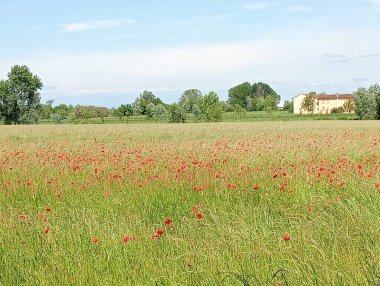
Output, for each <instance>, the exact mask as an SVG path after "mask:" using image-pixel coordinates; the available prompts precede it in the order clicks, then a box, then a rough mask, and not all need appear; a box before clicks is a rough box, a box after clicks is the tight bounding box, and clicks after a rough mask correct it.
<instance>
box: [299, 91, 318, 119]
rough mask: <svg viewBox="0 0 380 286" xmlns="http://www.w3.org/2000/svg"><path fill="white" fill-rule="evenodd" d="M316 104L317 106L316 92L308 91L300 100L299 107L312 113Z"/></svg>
mask: <svg viewBox="0 0 380 286" xmlns="http://www.w3.org/2000/svg"><path fill="white" fill-rule="evenodd" d="M316 106H317V93H315V92H309V94H308V95H306V96H305V98H304V99H303V100H302V102H301V108H302V109H304V110H306V111H308V112H310V113H311V114H313V113H314V111H315V107H316Z"/></svg>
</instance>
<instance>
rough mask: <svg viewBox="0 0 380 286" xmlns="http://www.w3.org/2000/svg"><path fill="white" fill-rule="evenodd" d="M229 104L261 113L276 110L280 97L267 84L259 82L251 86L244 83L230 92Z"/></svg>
mask: <svg viewBox="0 0 380 286" xmlns="http://www.w3.org/2000/svg"><path fill="white" fill-rule="evenodd" d="M228 102H229V103H230V104H231V105H235V104H236V103H237V104H239V105H240V106H241V107H243V108H245V109H246V110H248V111H261V110H264V109H276V108H277V105H278V104H279V102H280V96H279V95H278V94H277V93H276V92H275V91H274V90H273V89H272V88H271V87H270V86H269V85H268V84H266V83H263V82H258V83H255V84H253V85H251V84H250V83H249V82H244V83H242V84H239V85H237V86H235V87H233V88H231V89H230V90H229V91H228Z"/></svg>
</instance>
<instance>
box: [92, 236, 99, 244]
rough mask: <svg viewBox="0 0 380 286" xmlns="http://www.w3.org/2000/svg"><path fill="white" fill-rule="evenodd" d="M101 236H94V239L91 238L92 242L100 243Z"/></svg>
mask: <svg viewBox="0 0 380 286" xmlns="http://www.w3.org/2000/svg"><path fill="white" fill-rule="evenodd" d="M99 241H100V240H99V238H97V237H93V238H92V239H91V242H92V244H98V243H99Z"/></svg>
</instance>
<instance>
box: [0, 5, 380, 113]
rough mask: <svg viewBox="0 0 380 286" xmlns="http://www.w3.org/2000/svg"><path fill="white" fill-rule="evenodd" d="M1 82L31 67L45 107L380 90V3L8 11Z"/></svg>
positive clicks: (0, 51) (1, 31)
mask: <svg viewBox="0 0 380 286" xmlns="http://www.w3.org/2000/svg"><path fill="white" fill-rule="evenodd" d="M0 11H1V17H0V35H1V38H0V79H6V77H7V73H8V72H9V71H10V69H11V67H12V66H14V65H27V66H28V67H29V68H30V70H31V71H32V72H33V73H34V74H37V75H38V76H39V77H40V78H41V80H42V81H43V83H44V88H43V90H42V91H41V96H42V101H43V102H45V101H46V100H48V99H54V100H55V105H57V104H60V103H67V104H74V105H76V104H87V105H99V106H108V107H117V106H119V105H120V104H125V103H131V102H133V101H134V99H135V98H136V97H137V96H138V95H139V94H140V93H142V92H143V91H144V90H150V91H153V92H154V94H155V95H156V96H158V97H160V98H161V99H163V100H164V101H165V102H167V103H172V102H175V101H177V100H178V99H179V97H180V96H181V94H182V92H183V91H184V90H186V89H190V88H197V89H200V90H201V91H202V92H203V93H207V92H209V91H216V92H217V93H218V95H219V97H220V98H221V99H222V100H226V99H227V97H228V89H229V88H231V87H233V86H235V85H237V84H240V83H243V82H246V81H248V82H251V83H254V82H259V81H261V82H265V83H268V84H270V85H271V86H272V87H273V88H274V89H275V90H276V91H277V93H279V94H280V95H281V97H282V99H283V100H289V99H291V98H292V97H294V96H296V95H298V94H300V93H305V92H310V91H316V92H326V93H351V92H353V91H355V90H356V89H357V88H358V87H368V86H369V85H371V84H374V83H380V72H379V68H378V67H379V66H380V37H379V34H380V0H281V1H280V0H268V1H250V0H247V1H244V0H182V1H179V0H164V1H163V0H160V1H158V0H150V1H147V0H140V1H130V0H96V1H94V0H75V1H74V0H65V1H51V0H34V1H30V0H0Z"/></svg>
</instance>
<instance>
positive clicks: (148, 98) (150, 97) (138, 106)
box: [133, 90, 163, 115]
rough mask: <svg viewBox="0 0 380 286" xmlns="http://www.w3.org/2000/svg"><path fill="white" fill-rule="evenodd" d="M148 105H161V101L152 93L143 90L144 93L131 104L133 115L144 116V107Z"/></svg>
mask: <svg viewBox="0 0 380 286" xmlns="http://www.w3.org/2000/svg"><path fill="white" fill-rule="evenodd" d="M149 103H152V104H154V105H157V104H163V102H162V100H161V99H159V98H158V97H156V96H155V95H154V94H153V92H151V91H148V90H144V92H143V93H142V94H140V96H139V97H138V98H136V100H135V102H134V103H133V109H134V114H135V115H139V114H143V115H146V107H147V106H148V105H149Z"/></svg>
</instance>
